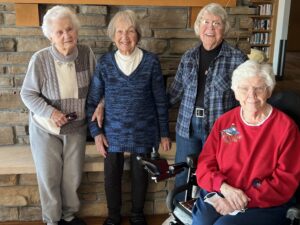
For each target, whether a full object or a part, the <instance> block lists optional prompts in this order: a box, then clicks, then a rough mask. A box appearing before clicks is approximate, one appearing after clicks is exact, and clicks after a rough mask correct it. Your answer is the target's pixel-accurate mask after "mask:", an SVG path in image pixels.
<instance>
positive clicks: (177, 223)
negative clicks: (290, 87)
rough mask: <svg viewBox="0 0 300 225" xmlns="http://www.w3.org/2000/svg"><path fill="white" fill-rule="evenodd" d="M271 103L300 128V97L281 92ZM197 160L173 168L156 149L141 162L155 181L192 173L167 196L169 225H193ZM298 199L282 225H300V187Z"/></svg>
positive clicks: (195, 157)
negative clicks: (181, 198)
mask: <svg viewBox="0 0 300 225" xmlns="http://www.w3.org/2000/svg"><path fill="white" fill-rule="evenodd" d="M268 102H269V103H270V104H271V105H272V106H274V107H276V108H278V109H280V110H281V111H283V112H285V113H286V114H287V115H289V116H290V117H291V118H292V119H293V120H294V121H295V122H296V124H297V125H298V127H299V129H300V95H298V94H296V93H294V92H290V91H285V92H279V93H276V94H274V95H272V97H271V98H270V99H269V100H268ZM299 151H300V149H299ZM197 158H198V157H197V156H195V155H191V156H188V157H187V159H186V162H181V163H176V164H171V165H169V164H168V162H167V160H166V159H164V158H160V156H159V154H158V152H157V151H156V150H155V149H154V150H153V152H152V154H151V158H150V159H146V158H139V159H138V160H139V161H140V163H141V164H142V165H143V167H144V168H145V169H146V170H147V171H148V173H149V175H150V176H151V179H152V180H154V181H155V182H159V181H162V180H166V179H169V178H171V177H174V176H175V175H176V174H178V173H180V172H182V171H183V170H184V169H187V170H188V178H187V182H186V184H184V185H183V186H179V187H175V188H174V189H173V190H171V191H170V192H169V193H168V195H167V198H166V205H167V208H168V210H169V212H170V214H171V215H172V217H173V219H171V220H170V221H169V225H191V223H192V207H193V205H194V202H195V201H196V198H197V196H195V195H194V191H193V190H194V189H195V187H197V182H196V175H195V171H196V166H197ZM182 192H185V199H184V201H183V202H177V201H176V199H175V196H176V195H177V194H178V193H182ZM295 197H296V200H297V201H296V202H297V203H296V204H295V205H294V206H293V207H291V208H289V210H288V211H287V214H286V217H287V218H288V219H289V221H290V222H289V223H288V224H282V225H297V224H298V225H300V186H299V188H298V190H297V191H296V193H295Z"/></svg>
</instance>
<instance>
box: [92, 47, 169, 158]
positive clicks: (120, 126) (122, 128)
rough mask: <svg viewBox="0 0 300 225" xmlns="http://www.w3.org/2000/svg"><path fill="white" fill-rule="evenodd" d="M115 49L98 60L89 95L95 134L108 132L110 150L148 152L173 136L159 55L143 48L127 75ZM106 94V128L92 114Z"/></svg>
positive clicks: (93, 133) (104, 124)
mask: <svg viewBox="0 0 300 225" xmlns="http://www.w3.org/2000/svg"><path fill="white" fill-rule="evenodd" d="M114 54H115V51H113V52H109V53H106V54H105V55H103V56H102V57H101V58H100V59H99V60H98V63H97V66H96V71H95V73H94V76H93V78H92V81H91V84H90V89H89V94H88V99H87V116H88V121H89V129H90V132H91V135H92V136H93V137H95V136H97V135H98V134H100V133H104V134H105V136H106V138H107V140H108V144H109V147H108V151H109V152H124V151H128V152H136V153H146V152H149V151H150V150H151V148H152V147H157V146H158V145H159V142H160V138H161V137H168V136H169V127H168V103H167V97H166V92H165V86H164V80H163V76H162V73H161V68H160V63H159V60H158V58H157V57H156V56H155V55H154V54H152V53H150V52H148V51H145V50H143V58H142V61H141V63H140V64H139V65H138V67H137V68H136V69H135V70H134V71H133V72H132V74H130V76H126V75H125V74H124V73H123V72H122V71H121V70H120V69H119V68H118V66H117V63H116V61H115V57H114ZM102 97H104V98H105V116H104V123H103V129H101V128H99V127H98V125H97V123H96V122H91V117H92V115H93V112H94V110H95V108H96V107H97V105H98V103H99V101H100V99H101V98H102Z"/></svg>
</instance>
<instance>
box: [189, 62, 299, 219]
mask: <svg viewBox="0 0 300 225" xmlns="http://www.w3.org/2000/svg"><path fill="white" fill-rule="evenodd" d="M274 86H275V78H274V74H273V72H272V67H271V66H270V65H268V64H259V63H257V62H254V61H250V60H249V61H246V62H245V63H243V64H241V65H240V66H239V67H238V68H237V69H236V70H235V71H234V73H233V77H232V86H231V88H232V90H233V91H234V93H235V97H236V99H237V100H238V101H239V102H240V106H239V107H237V108H235V109H233V110H231V111H229V112H227V113H225V114H224V115H222V116H221V117H220V118H219V119H218V120H217V121H216V122H215V124H214V126H213V129H212V131H211V133H210V135H209V137H208V139H207V142H206V144H205V145H204V148H203V150H202V153H201V154H200V156H199V160H198V167H197V171H196V175H197V182H198V185H199V186H200V187H201V188H202V190H201V197H200V198H199V199H198V200H197V201H196V204H195V206H194V208H193V225H233V224H234V225H253V224H255V225H274V224H284V223H285V220H286V219H285V215H286V211H287V209H288V207H289V206H290V205H291V204H292V202H293V195H294V193H295V190H296V189H297V187H298V184H299V180H300V134H299V130H298V127H297V125H296V124H295V123H294V122H293V120H291V119H290V118H289V117H288V116H287V115H285V114H284V113H282V112H281V111H279V110H278V109H276V108H274V107H272V106H271V105H270V104H268V103H267V99H268V98H269V97H270V96H271V94H272V90H273V88H274Z"/></svg>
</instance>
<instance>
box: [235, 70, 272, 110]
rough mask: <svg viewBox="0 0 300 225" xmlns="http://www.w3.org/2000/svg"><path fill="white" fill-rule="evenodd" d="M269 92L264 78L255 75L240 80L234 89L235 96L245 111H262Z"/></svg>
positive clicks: (269, 94)
mask: <svg viewBox="0 0 300 225" xmlns="http://www.w3.org/2000/svg"><path fill="white" fill-rule="evenodd" d="M270 96H271V93H270V91H269V89H268V87H267V85H266V84H265V81H264V79H262V78H261V77H258V76H255V77H251V78H248V79H246V80H244V81H241V82H240V83H239V85H238V88H237V90H236V91H235V97H236V99H237V100H238V101H239V102H240V105H241V107H242V108H243V111H244V112H245V113H249V114H253V113H260V112H261V113H263V112H264V109H265V106H266V105H267V102H266V101H267V99H268V98H269V97H270Z"/></svg>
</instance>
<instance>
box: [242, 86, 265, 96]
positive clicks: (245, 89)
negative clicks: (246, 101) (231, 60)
mask: <svg viewBox="0 0 300 225" xmlns="http://www.w3.org/2000/svg"><path fill="white" fill-rule="evenodd" d="M238 89H239V92H240V93H241V94H243V95H247V94H248V93H249V91H250V90H251V91H253V93H255V95H262V94H264V93H265V92H266V90H267V86H260V87H238Z"/></svg>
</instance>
